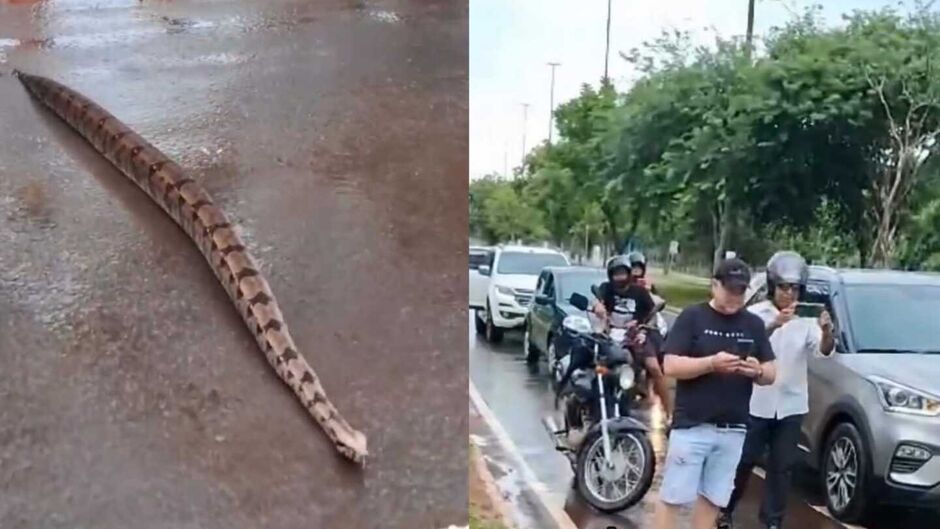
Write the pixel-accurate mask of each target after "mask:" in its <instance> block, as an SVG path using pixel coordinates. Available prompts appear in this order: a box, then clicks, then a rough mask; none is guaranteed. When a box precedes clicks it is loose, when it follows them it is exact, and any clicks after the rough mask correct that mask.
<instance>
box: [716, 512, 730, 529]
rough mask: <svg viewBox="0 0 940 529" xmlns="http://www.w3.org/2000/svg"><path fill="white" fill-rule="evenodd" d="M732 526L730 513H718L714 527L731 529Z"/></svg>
mask: <svg viewBox="0 0 940 529" xmlns="http://www.w3.org/2000/svg"><path fill="white" fill-rule="evenodd" d="M733 526H734V524H733V523H732V522H731V513H727V512H722V513H721V514H719V515H718V520H717V521H716V522H715V529H732V527H733Z"/></svg>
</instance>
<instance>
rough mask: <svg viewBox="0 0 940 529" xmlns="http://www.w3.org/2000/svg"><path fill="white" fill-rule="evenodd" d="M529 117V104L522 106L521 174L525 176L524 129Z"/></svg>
mask: <svg viewBox="0 0 940 529" xmlns="http://www.w3.org/2000/svg"><path fill="white" fill-rule="evenodd" d="M528 117H529V104H528V103H523V104H522V174H525V128H526V122H527V121H528Z"/></svg>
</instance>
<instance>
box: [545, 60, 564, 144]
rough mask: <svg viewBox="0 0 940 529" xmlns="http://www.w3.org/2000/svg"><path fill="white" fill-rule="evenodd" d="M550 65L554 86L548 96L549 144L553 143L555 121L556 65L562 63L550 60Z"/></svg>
mask: <svg viewBox="0 0 940 529" xmlns="http://www.w3.org/2000/svg"><path fill="white" fill-rule="evenodd" d="M548 65H549V66H551V67H552V88H551V91H550V92H549V96H548V144H549V145H551V144H552V129H554V128H555V127H554V121H555V67H556V66H559V65H561V63H558V62H550V63H548Z"/></svg>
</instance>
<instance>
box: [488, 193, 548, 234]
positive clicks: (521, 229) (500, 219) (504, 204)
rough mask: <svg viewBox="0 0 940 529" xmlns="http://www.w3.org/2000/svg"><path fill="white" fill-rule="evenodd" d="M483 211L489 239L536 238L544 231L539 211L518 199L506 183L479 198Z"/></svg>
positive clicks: (545, 232)
mask: <svg viewBox="0 0 940 529" xmlns="http://www.w3.org/2000/svg"><path fill="white" fill-rule="evenodd" d="M483 214H484V219H485V223H486V230H487V233H489V234H491V236H492V238H491V240H490V242H492V243H495V242H502V241H515V240H523V241H536V240H541V239H543V238H545V237H546V236H547V235H548V233H547V231H546V230H545V228H544V227H543V226H542V219H541V213H540V212H539V211H538V210H537V209H535V208H533V207H532V206H530V205H529V204H527V203H526V202H524V201H523V200H521V199H520V197H519V195H518V194H517V193H516V192H515V190H513V189H512V187H510V186H508V185H500V186H498V187H496V188H495V189H494V190H493V192H492V193H491V194H490V195H489V196H488V197H486V199H485V201H484V202H483Z"/></svg>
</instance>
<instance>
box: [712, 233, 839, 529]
mask: <svg viewBox="0 0 940 529" xmlns="http://www.w3.org/2000/svg"><path fill="white" fill-rule="evenodd" d="M808 277H809V266H808V265H807V264H806V261H805V260H804V259H803V257H801V256H800V254H798V253H796V252H791V251H782V252H777V253H776V254H774V255H773V257H771V258H770V261H769V262H768V263H767V300H765V301H762V302H760V303H757V304H755V305H753V306H752V307H750V311H751V312H752V313H754V314H757V315H758V316H760V317H761V319H762V320H764V324H765V325H766V327H767V333H768V335H769V337H770V345H771V348H772V349H773V352H774V355H775V356H776V357H777V378H776V380H775V381H774V383H773V384H772V385H769V386H754V391H753V393H752V394H751V403H750V415H751V421H750V422H751V425H750V428H749V429H748V432H747V437H746V439H745V441H744V449H743V452H742V456H741V461H740V463H739V465H738V470H737V474H736V476H735V482H734V492H733V493H732V495H731V500H730V501H729V503H728V506H727V507H726V508H724V509H722V513H721V516H720V517H719V518H718V523H717V527H718V529H730V528H731V526H732V513H733V512H734V507H735V505H736V504H737V502H738V500H740V499H741V496H742V495H743V494H744V490H745V488H746V486H747V482H748V479H749V477H750V475H751V471H752V470H753V469H754V464H755V461H756V459H757V458H758V457H760V455H761V454H763V452H764V450H765V449H769V451H770V454H769V456H770V457H769V458H768V460H767V468H766V471H767V478H766V487H765V491H764V497H763V500H762V502H761V507H760V514H759V518H760V522H761V523H762V524H763V525H764V526H765V527H767V528H768V529H779V528H780V527H781V526H782V525H783V515H784V512H785V511H786V505H787V491H788V489H789V488H790V471H791V469H792V467H793V465H794V464H795V463H796V461H797V460H798V457H799V450H798V447H797V443H798V441H799V437H800V426H801V423H802V422H803V417H804V416H805V415H806V413H807V412H808V411H809V404H808V401H809V398H808V394H809V393H808V387H807V380H806V376H807V358H809V357H810V356H811V355H822V356H829V355H831V354H832V351H833V349H834V348H835V338H834V337H833V333H832V319H831V317H830V315H829V313H828V312H827V311H825V310H823V311H822V313H821V314H820V315H819V317H818V319H817V318H799V317H795V316H794V310H795V307H796V303H797V302H798V301H799V300H800V298H802V297H804V296H805V292H806V284H807V279H808Z"/></svg>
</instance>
